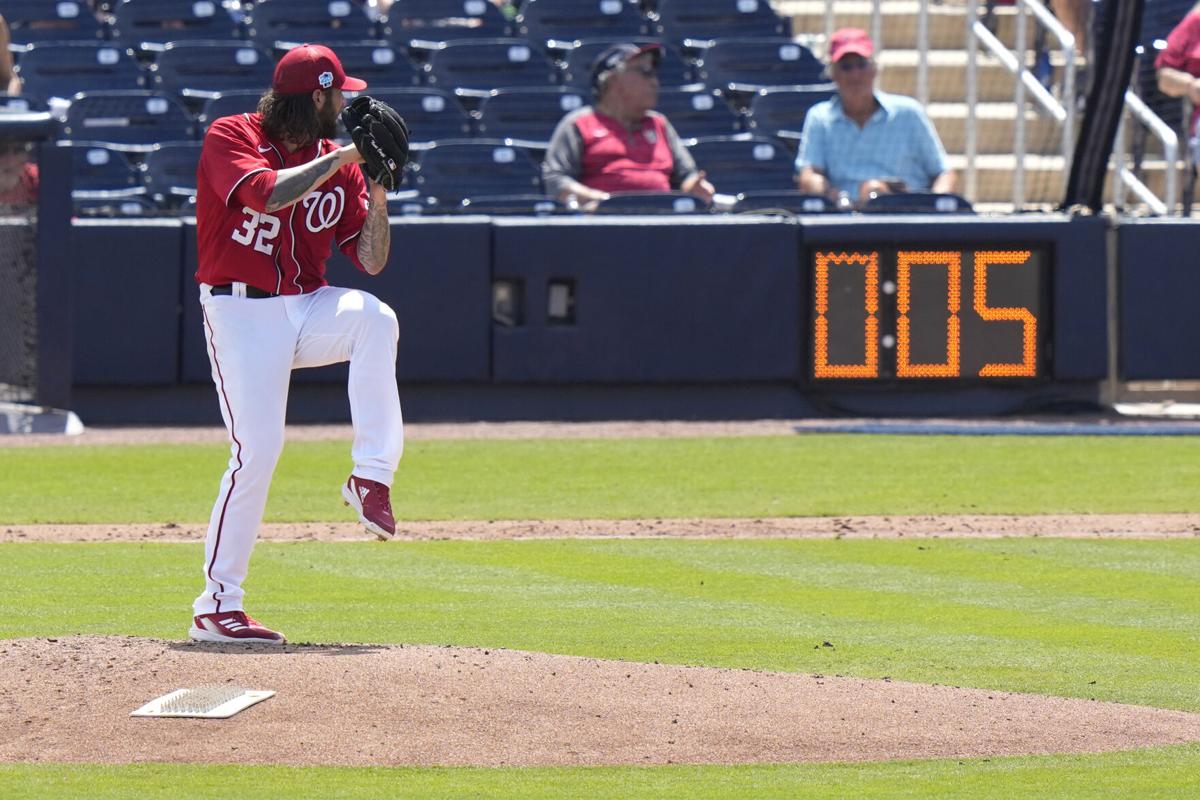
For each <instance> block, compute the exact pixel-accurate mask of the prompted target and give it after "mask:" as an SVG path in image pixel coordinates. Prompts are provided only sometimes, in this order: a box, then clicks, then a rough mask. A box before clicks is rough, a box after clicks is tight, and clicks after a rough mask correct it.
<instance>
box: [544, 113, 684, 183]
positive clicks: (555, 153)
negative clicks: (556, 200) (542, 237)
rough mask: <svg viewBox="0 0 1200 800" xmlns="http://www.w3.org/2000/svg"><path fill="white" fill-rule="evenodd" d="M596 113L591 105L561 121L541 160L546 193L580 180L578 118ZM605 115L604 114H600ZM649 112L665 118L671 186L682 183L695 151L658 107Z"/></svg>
mask: <svg viewBox="0 0 1200 800" xmlns="http://www.w3.org/2000/svg"><path fill="white" fill-rule="evenodd" d="M593 113H597V112H596V110H595V109H594V108H593V107H592V106H584V107H583V108H577V109H575V110H574V111H572V112H571V113H569V114H567V115H566V116H564V117H563V118H562V119H561V120H559V121H558V127H557V128H555V129H554V135H553V136H551V137H550V147H549V149H547V150H546V156H545V158H544V159H543V160H542V181H543V183H545V186H546V194H548V195H550V196H551V197H558V196H559V195H560V194H562V192H563V191H564V190H565V189H566V188H567V181H568V179H570V180H574V181H578V182H580V183H582V181H580V176H581V175H582V174H583V147H584V142H583V135H582V134H580V132H579V128H578V127H577V126H576V124H575V121H576V120H577V119H579V118H580V117H582V116H583V115H585V114H593ZM601 116H604V115H601ZM647 116H655V117H658V118H660V119H661V120H662V122H663V128H664V129H665V130H666V137H667V147H668V148H669V149H670V150H671V157H672V159H673V160H674V164H672V167H671V187H672V188H676V189H677V188H679V185H680V184H681V183H683V181H684V180H685V179H686V178H687V177H688V176H689V175H692V174H694V173H695V172H696V162H695V160H694V159H693V158H692V154H691V153H689V152H688V149H687V148H686V147H684V146H683V145H682V144H681V143H680V141H679V134H677V133H676V132H675V128H674V127H673V126H672V125H671V122H670V121H669V120H668V119H667V118H666V117H664V116H663V115H662V114H659V113H658V112H657V111H649V112H647Z"/></svg>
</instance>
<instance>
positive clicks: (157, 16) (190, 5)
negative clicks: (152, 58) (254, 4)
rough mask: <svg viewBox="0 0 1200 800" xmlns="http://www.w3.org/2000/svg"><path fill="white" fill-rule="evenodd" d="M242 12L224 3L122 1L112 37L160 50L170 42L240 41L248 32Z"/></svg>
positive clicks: (115, 14) (201, 0) (212, 0)
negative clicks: (224, 5) (237, 39)
mask: <svg viewBox="0 0 1200 800" xmlns="http://www.w3.org/2000/svg"><path fill="white" fill-rule="evenodd" d="M242 22H243V20H242V14H241V12H240V10H237V11H229V10H227V9H225V8H224V7H223V6H222V3H221V0H120V2H118V3H117V4H115V5H114V7H113V30H112V36H113V38H114V39H116V40H117V41H120V42H124V43H125V44H127V45H129V46H130V47H142V46H143V45H145V46H146V47H147V48H148V49H157V48H159V47H161V46H162V45H165V44H166V43H167V42H178V41H184V40H192V39H204V40H208V41H217V40H221V39H236V38H240V37H243V36H244V35H245V33H246V31H245V28H244V26H243V24H242Z"/></svg>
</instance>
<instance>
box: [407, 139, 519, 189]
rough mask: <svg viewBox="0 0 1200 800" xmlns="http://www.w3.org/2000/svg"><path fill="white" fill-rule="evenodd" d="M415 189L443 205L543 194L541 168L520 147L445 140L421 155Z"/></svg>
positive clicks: (416, 170)
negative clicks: (489, 197)
mask: <svg viewBox="0 0 1200 800" xmlns="http://www.w3.org/2000/svg"><path fill="white" fill-rule="evenodd" d="M412 184H413V188H415V189H417V190H418V191H419V192H420V193H421V194H422V195H425V196H427V197H433V198H436V199H437V202H439V203H441V204H443V205H447V204H449V205H453V204H457V203H459V202H461V200H462V199H463V198H464V197H473V196H480V195H504V194H529V193H531V192H532V193H538V194H540V193H541V191H542V181H541V172H540V170H539V169H538V165H537V164H536V163H535V162H534V160H533V159H532V158H530V157H529V155H528V154H527V153H526V152H525V151H524V150H522V149H521V148H519V147H513V146H512V145H509V144H506V143H505V142H503V141H499V140H494V139H492V140H489V139H478V140H474V141H471V140H467V141H462V140H460V141H454V140H451V141H442V142H437V143H435V144H434V145H433V146H432V147H430V149H428V150H426V151H424V152H422V153H421V160H420V161H419V162H418V163H417V165H416V167H415V169H414V170H413V182H412Z"/></svg>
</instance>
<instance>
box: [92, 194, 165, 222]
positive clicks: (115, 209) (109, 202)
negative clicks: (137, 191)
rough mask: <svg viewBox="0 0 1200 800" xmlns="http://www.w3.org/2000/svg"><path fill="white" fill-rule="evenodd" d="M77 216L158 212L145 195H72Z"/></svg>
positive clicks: (112, 215) (124, 215) (133, 215)
mask: <svg viewBox="0 0 1200 800" xmlns="http://www.w3.org/2000/svg"><path fill="white" fill-rule="evenodd" d="M72 205H73V206H74V207H75V216H77V217H92V218H95V217H146V216H154V215H155V214H157V213H158V206H156V205H155V204H154V201H153V200H152V199H151V198H149V197H146V196H145V195H139V196H133V197H72Z"/></svg>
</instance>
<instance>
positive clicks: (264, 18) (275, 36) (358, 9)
mask: <svg viewBox="0 0 1200 800" xmlns="http://www.w3.org/2000/svg"><path fill="white" fill-rule="evenodd" d="M251 15H252V16H251V19H250V37H251V38H252V39H254V41H256V42H258V43H259V44H260V45H263V46H264V47H281V48H286V47H289V46H293V45H297V44H305V43H306V42H312V43H314V44H327V45H331V46H334V45H336V43H337V42H345V41H365V40H368V39H376V38H378V35H377V34H378V32H377V30H376V26H375V23H374V22H373V21H372V20H371V18H370V17H368V16H367V13H366V11H365V10H364V9H363V7H362V5H360V4H359V3H358V2H355V1H354V0H259V2H258V3H256V4H255V6H254V8H253V10H252V11H251ZM335 49H336V48H335Z"/></svg>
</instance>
